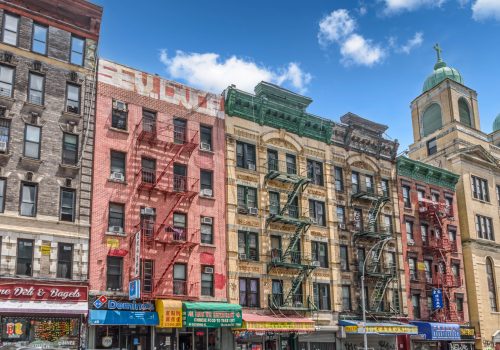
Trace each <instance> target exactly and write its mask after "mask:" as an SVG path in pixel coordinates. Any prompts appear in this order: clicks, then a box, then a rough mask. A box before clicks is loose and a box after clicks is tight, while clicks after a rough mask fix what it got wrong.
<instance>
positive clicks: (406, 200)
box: [402, 186, 411, 208]
mask: <svg viewBox="0 0 500 350" xmlns="http://www.w3.org/2000/svg"><path fill="white" fill-rule="evenodd" d="M402 190H403V203H404V206H405V208H411V199H410V187H409V186H403V187H402Z"/></svg>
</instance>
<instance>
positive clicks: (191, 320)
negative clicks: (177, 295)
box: [155, 300, 242, 350]
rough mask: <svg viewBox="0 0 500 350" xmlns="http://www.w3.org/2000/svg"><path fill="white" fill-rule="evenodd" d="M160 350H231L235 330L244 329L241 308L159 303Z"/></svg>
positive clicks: (158, 338)
mask: <svg viewBox="0 0 500 350" xmlns="http://www.w3.org/2000/svg"><path fill="white" fill-rule="evenodd" d="M156 308H157V312H158V317H159V323H158V326H157V328H156V337H155V346H156V348H157V349H158V350H206V349H208V350H221V349H223V348H225V349H227V345H228V344H230V343H229V339H230V335H231V332H230V330H231V327H241V322H242V321H241V306H240V305H236V304H226V303H214V302H181V301H177V300H157V301H156Z"/></svg>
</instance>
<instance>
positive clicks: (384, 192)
mask: <svg viewBox="0 0 500 350" xmlns="http://www.w3.org/2000/svg"><path fill="white" fill-rule="evenodd" d="M380 185H381V187H382V196H384V197H389V196H390V195H391V193H390V191H389V180H386V179H382V181H381V182H380Z"/></svg>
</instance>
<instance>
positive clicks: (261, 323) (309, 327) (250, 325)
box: [233, 312, 315, 333]
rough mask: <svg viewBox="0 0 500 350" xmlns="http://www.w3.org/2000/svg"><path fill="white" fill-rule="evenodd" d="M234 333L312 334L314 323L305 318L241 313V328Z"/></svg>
mask: <svg viewBox="0 0 500 350" xmlns="http://www.w3.org/2000/svg"><path fill="white" fill-rule="evenodd" d="M233 330H235V331H249V332H300V333H305V332H314V330H315V327H314V321H313V320H311V319H310V318H306V317H285V316H273V315H259V314H252V313H246V312H243V324H242V326H241V328H233Z"/></svg>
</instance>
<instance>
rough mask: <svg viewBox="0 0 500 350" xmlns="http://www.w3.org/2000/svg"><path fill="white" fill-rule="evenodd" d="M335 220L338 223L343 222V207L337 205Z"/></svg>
mask: <svg viewBox="0 0 500 350" xmlns="http://www.w3.org/2000/svg"><path fill="white" fill-rule="evenodd" d="M337 221H338V222H339V224H345V207H344V206H342V205H337Z"/></svg>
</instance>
